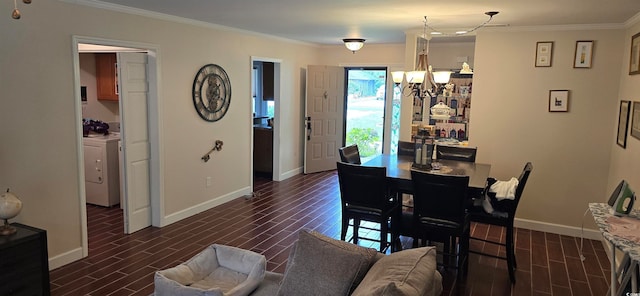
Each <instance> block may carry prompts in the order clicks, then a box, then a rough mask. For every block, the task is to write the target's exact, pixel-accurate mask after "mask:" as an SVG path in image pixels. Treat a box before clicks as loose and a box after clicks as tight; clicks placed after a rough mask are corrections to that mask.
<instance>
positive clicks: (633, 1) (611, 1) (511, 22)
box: [79, 0, 640, 44]
mask: <svg viewBox="0 0 640 296" xmlns="http://www.w3.org/2000/svg"><path fill="white" fill-rule="evenodd" d="M86 1H87V2H93V3H100V4H101V7H105V6H106V7H113V8H114V9H118V10H123V9H126V10H131V9H130V8H129V7H132V8H137V9H140V10H144V11H151V12H155V13H161V14H167V15H171V16H177V17H182V18H187V19H192V20H197V21H202V22H206V23H211V24H217V25H222V26H226V27H232V28H236V29H241V30H247V31H252V32H258V33H262V34H267V35H273V36H277V37H281V38H286V39H292V40H298V41H302V42H309V43H315V44H341V43H342V41H341V40H342V38H355V37H357V38H364V39H366V40H367V43H402V42H404V39H405V32H407V31H411V30H415V31H416V32H422V28H423V20H424V16H427V20H428V24H429V26H431V27H433V28H435V29H438V30H442V31H446V32H451V33H453V32H455V30H456V29H469V28H473V27H475V26H477V25H479V24H481V23H482V22H484V21H485V20H487V19H488V16H486V15H485V14H484V13H485V12H487V11H499V12H500V13H499V14H498V15H496V16H494V18H493V21H492V22H491V23H490V25H491V26H509V27H532V26H548V25H556V26H577V25H602V26H605V25H607V26H608V25H612V24H614V25H621V24H624V23H625V22H627V21H629V20H630V19H631V18H633V17H634V16H635V15H636V14H638V13H639V12H640V0H608V1H604V0H535V1H531V0H482V1H480V0H136V1H131V0H101V1H96V0H86ZM79 2H83V1H79ZM104 4H107V5H104ZM135 11H137V12H141V11H139V10H135ZM142 13H146V12H142ZM437 39H438V38H434V39H433V41H436V40H437Z"/></svg>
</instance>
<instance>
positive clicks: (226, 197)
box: [160, 187, 251, 227]
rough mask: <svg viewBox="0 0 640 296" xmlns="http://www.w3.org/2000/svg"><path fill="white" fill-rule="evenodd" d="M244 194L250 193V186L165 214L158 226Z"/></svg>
mask: <svg viewBox="0 0 640 296" xmlns="http://www.w3.org/2000/svg"><path fill="white" fill-rule="evenodd" d="M245 195H251V188H250V187H245V188H242V189H240V190H236V191H234V192H231V193H229V194H226V195H223V196H220V197H218V198H215V199H211V200H208V201H205V202H203V203H200V204H197V205H195V206H192V207H190V208H187V209H184V210H182V211H179V212H176V213H173V214H170V215H167V216H165V217H163V218H162V219H161V220H162V221H161V226H160V227H164V226H167V225H169V224H172V223H175V222H178V221H180V220H182V219H185V218H189V217H191V216H193V215H195V214H199V213H201V212H204V211H206V210H209V209H211V208H213V207H215V206H219V205H221V204H223V203H225V202H228V201H231V200H234V199H236V198H239V197H242V196H245Z"/></svg>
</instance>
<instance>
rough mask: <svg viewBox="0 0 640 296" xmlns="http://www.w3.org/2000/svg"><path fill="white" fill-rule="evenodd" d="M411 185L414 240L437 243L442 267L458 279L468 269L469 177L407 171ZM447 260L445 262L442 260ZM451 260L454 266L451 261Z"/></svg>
mask: <svg viewBox="0 0 640 296" xmlns="http://www.w3.org/2000/svg"><path fill="white" fill-rule="evenodd" d="M411 179H412V182H413V189H414V193H413V219H412V220H413V221H412V223H411V227H412V228H413V229H412V231H411V232H410V234H412V235H414V240H416V239H421V240H422V242H423V244H424V243H425V242H426V241H438V242H442V243H444V247H443V248H442V258H443V260H442V261H443V262H442V265H443V266H445V267H451V266H453V267H455V268H457V273H458V279H459V280H462V279H463V275H466V273H467V269H468V264H469V262H468V257H469V256H468V255H469V252H468V251H469V229H470V227H469V219H468V215H467V210H466V205H467V198H468V187H469V176H459V175H441V174H431V173H427V172H421V171H415V170H412V171H411ZM445 258H447V260H445ZM452 258H455V259H456V260H455V263H453V264H450V263H451V261H452V260H451V259H452Z"/></svg>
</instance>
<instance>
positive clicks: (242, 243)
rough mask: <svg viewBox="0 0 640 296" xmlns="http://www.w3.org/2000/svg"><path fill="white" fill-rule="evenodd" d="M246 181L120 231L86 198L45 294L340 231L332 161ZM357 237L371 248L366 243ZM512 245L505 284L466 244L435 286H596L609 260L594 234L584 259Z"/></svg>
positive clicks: (555, 240)
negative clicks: (191, 208) (66, 258)
mask: <svg viewBox="0 0 640 296" xmlns="http://www.w3.org/2000/svg"><path fill="white" fill-rule="evenodd" d="M255 190H256V193H257V195H258V196H257V197H256V198H254V199H252V200H245V199H243V198H240V199H236V200H233V201H231V202H228V203H226V204H223V205H220V206H218V207H215V208H213V209H210V210H207V211H204V212H202V213H200V214H198V215H195V216H193V217H190V218H187V219H184V220H182V221H179V222H176V223H174V224H172V225H169V226H166V227H163V228H155V227H149V228H146V229H143V230H141V231H139V232H136V233H134V234H131V235H124V234H123V226H122V211H121V210H120V209H118V208H103V207H98V206H87V211H88V220H89V225H88V230H89V256H88V257H87V258H84V259H82V260H80V261H77V262H74V263H71V264H68V265H66V266H63V267H60V268H58V269H55V270H53V271H51V292H52V295H149V294H151V293H153V274H154V272H155V271H156V270H160V269H165V268H168V267H171V266H175V265H177V264H179V263H181V262H183V261H185V260H187V259H189V258H191V257H193V256H194V255H195V254H197V253H198V252H200V251H201V250H202V249H203V248H204V247H205V246H207V245H210V244H213V243H218V244H226V245H232V246H237V247H240V248H245V249H249V250H253V251H256V252H259V253H262V254H264V255H265V256H266V257H267V260H268V265H267V268H268V269H269V270H271V271H277V272H283V271H284V267H285V264H286V260H287V256H288V254H289V249H290V247H291V245H292V243H293V242H294V240H295V239H296V232H297V231H298V230H299V229H302V228H310V229H314V230H317V231H319V232H321V233H323V234H325V235H327V236H330V237H333V238H337V239H339V238H340V194H339V188H338V180H337V175H336V173H335V171H331V172H325V173H316V174H309V175H298V176H295V177H293V178H290V179H287V180H285V181H282V182H271V181H269V180H268V179H264V178H256V180H255ZM525 198H526V197H525ZM472 227H473V228H472V232H473V233H472V234H473V235H474V236H482V237H493V238H501V239H503V240H504V233H503V232H504V231H503V230H502V229H501V228H499V227H489V226H486V225H473V226H472ZM361 235H367V234H361ZM361 244H363V245H366V244H369V242H367V241H364V240H362V241H361ZM403 245H404V246H410V245H411V239H409V238H403ZM366 246H370V247H374V248H377V246H376V245H375V243H373V244H371V245H366ZM516 247H517V250H516V253H517V254H516V255H517V260H518V261H517V262H518V270H517V273H516V278H517V282H516V284H515V285H511V284H510V282H509V276H508V273H507V270H506V263H505V262H504V261H502V260H497V259H493V258H490V257H486V256H479V255H474V254H471V256H470V264H469V273H468V276H467V279H466V282H465V283H461V284H459V283H456V282H455V278H456V277H455V273H454V271H448V272H445V271H443V277H444V281H443V287H444V293H443V295H457V294H458V293H457V292H461V293H459V294H460V295H517V296H520V295H581V296H583V295H594V296H596V295H597V296H601V295H605V294H606V292H607V287H608V280H609V272H610V271H609V261H608V259H607V256H606V253H605V251H604V248H603V246H602V244H601V242H600V241H593V240H584V249H583V253H584V256H585V257H586V259H585V260H584V261H581V260H580V255H579V247H580V239H579V238H574V237H568V236H562V235H557V234H552V233H544V232H538V231H531V230H527V229H517V233H516ZM471 248H472V249H476V250H479V249H484V250H485V251H488V252H493V253H502V254H503V253H504V249H502V248H500V249H499V248H497V247H495V246H492V245H489V244H486V245H485V244H484V243H480V242H478V241H472V243H471ZM455 287H459V288H460V290H457V289H455Z"/></svg>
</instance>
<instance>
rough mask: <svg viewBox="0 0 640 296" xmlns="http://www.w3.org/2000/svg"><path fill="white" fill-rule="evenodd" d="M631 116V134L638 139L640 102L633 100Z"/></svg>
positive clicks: (639, 137)
mask: <svg viewBox="0 0 640 296" xmlns="http://www.w3.org/2000/svg"><path fill="white" fill-rule="evenodd" d="M632 109H633V111H632V114H633V115H632V117H631V136H633V137H634V138H636V139H638V140H640V102H637V101H634V102H633V108H632Z"/></svg>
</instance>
